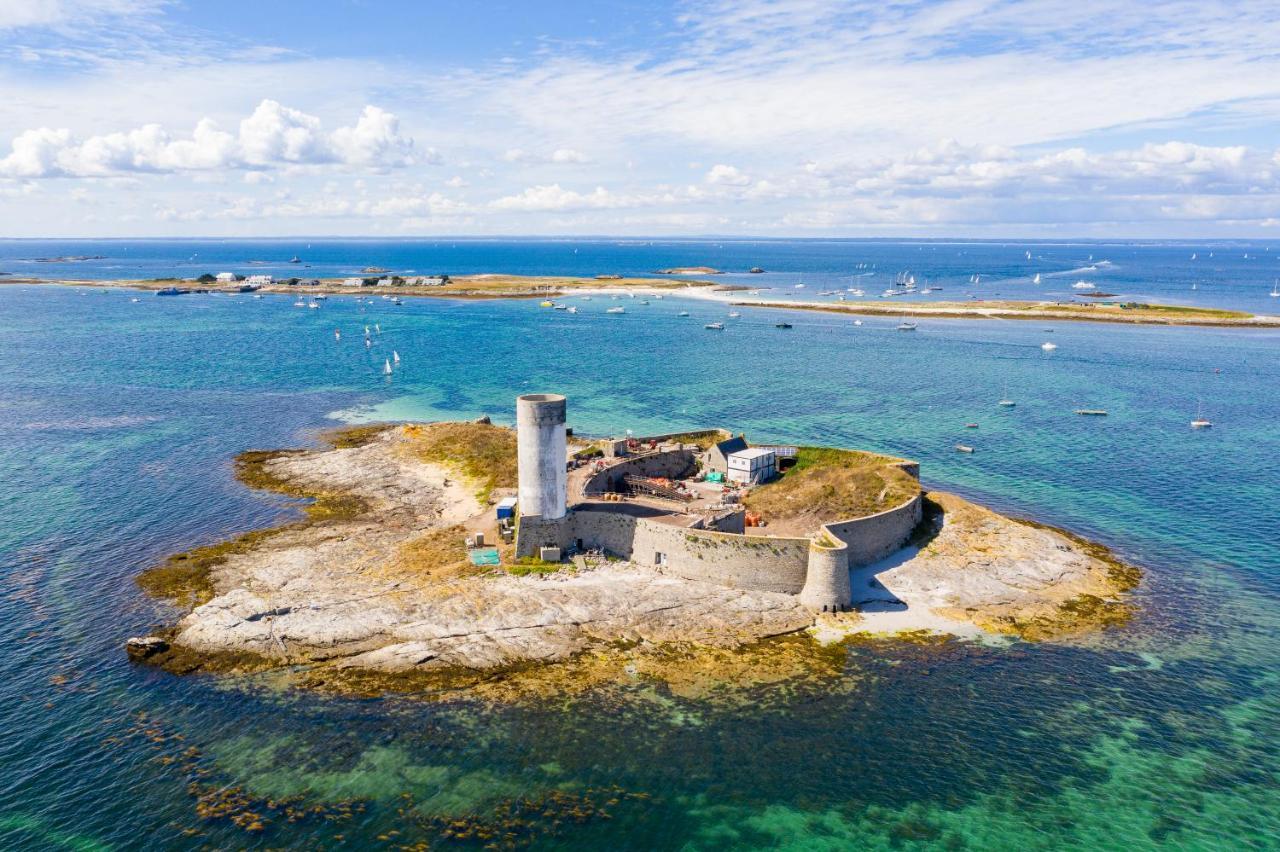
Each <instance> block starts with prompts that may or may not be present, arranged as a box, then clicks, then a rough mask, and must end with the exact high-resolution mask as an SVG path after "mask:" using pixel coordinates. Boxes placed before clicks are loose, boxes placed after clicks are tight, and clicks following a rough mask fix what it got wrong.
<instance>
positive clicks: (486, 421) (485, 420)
mask: <svg viewBox="0 0 1280 852" xmlns="http://www.w3.org/2000/svg"><path fill="white" fill-rule="evenodd" d="M472 422H473V423H478V424H479V425H481V426H488V425H489V424H490V423H492V422H493V421H492V420H490V419H489V415H487V414H486V415H484V416H483V417H477V418H476V419H475V420H473V421H472Z"/></svg>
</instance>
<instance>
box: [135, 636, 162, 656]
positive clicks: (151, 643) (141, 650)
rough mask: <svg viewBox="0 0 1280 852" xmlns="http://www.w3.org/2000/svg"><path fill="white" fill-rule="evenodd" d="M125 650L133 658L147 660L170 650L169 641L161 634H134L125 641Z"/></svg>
mask: <svg viewBox="0 0 1280 852" xmlns="http://www.w3.org/2000/svg"><path fill="white" fill-rule="evenodd" d="M124 649H125V652H126V653H128V655H129V658H130V659H133V660H146V659H148V658H150V657H153V656H155V655H156V654H160V653H163V652H164V651H168V650H169V643H168V642H166V641H165V640H163V639H161V638H160V637H159V636H134V637H132V638H130V639H128V640H127V641H126V642H125V643H124Z"/></svg>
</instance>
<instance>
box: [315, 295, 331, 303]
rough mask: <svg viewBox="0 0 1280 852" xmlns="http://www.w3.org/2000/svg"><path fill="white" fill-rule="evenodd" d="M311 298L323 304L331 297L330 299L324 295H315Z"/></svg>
mask: <svg viewBox="0 0 1280 852" xmlns="http://www.w3.org/2000/svg"><path fill="white" fill-rule="evenodd" d="M311 298H313V299H315V300H316V301H317V302H323V301H324V300H325V299H327V298H329V297H328V296H326V295H325V294H324V293H316V294H315V295H314V296H312V297H311Z"/></svg>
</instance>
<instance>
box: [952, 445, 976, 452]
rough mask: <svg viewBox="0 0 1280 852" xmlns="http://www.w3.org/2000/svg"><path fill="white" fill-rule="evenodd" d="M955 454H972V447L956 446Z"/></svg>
mask: <svg viewBox="0 0 1280 852" xmlns="http://www.w3.org/2000/svg"><path fill="white" fill-rule="evenodd" d="M956 452H958V453H972V452H973V447H970V446H966V445H965V444H956Z"/></svg>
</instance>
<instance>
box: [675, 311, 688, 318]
mask: <svg viewBox="0 0 1280 852" xmlns="http://www.w3.org/2000/svg"><path fill="white" fill-rule="evenodd" d="M676 316H678V317H687V316H689V312H688V311H681V312H680V313H678V314H676Z"/></svg>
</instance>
